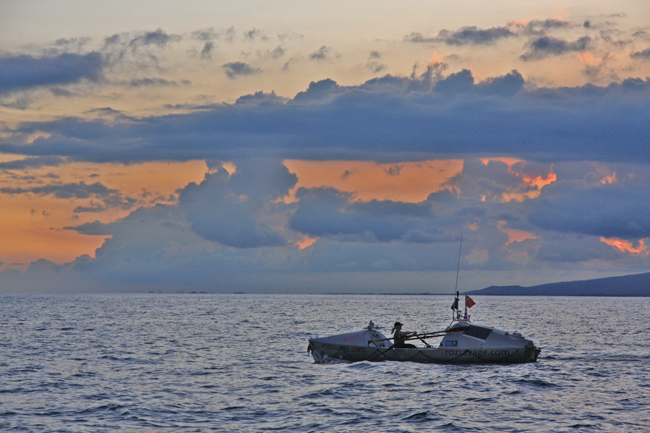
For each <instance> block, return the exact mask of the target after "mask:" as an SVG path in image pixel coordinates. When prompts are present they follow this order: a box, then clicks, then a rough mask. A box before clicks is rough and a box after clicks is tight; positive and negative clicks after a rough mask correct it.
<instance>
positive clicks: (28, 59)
mask: <svg viewBox="0 0 650 433" xmlns="http://www.w3.org/2000/svg"><path fill="white" fill-rule="evenodd" d="M103 66H104V65H103V61H102V56H101V55H100V54H99V53H97V52H92V53H88V54H84V55H80V54H70V53H66V54H60V55H58V56H54V57H32V56H28V55H20V56H15V57H0V94H2V93H8V92H13V91H20V90H27V89H31V88H34V87H39V86H51V85H65V84H73V83H77V82H79V81H81V80H83V79H86V80H90V81H98V80H99V79H100V78H101V77H102V73H103Z"/></svg>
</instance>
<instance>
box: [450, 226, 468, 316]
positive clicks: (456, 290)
mask: <svg viewBox="0 0 650 433" xmlns="http://www.w3.org/2000/svg"><path fill="white" fill-rule="evenodd" d="M462 249H463V231H462V230H461V231H460V245H459V246H458V264H457V265H456V286H455V287H454V291H455V292H456V301H455V302H454V305H455V306H456V320H458V321H460V309H459V308H458V307H459V304H458V301H459V299H458V298H459V297H460V293H459V292H458V274H459V273H460V252H461V250H462ZM465 309H467V307H465ZM451 320H452V322H453V320H454V319H453V317H452V319H451Z"/></svg>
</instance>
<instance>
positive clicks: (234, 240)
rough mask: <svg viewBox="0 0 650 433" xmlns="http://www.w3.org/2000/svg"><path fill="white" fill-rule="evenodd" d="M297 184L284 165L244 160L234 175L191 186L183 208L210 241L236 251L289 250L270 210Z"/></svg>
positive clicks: (218, 174)
mask: <svg viewBox="0 0 650 433" xmlns="http://www.w3.org/2000/svg"><path fill="white" fill-rule="evenodd" d="M296 181H297V178H296V176H295V175H294V174H291V173H289V171H288V170H287V169H286V167H285V166H284V165H282V164H281V163H275V164H269V163H268V162H260V161H256V160H248V161H240V162H239V163H238V164H237V171H236V172H235V173H234V174H232V175H229V174H228V172H227V171H226V170H225V169H219V170H217V172H216V173H214V174H207V175H206V177H205V179H204V180H203V182H201V183H200V184H198V185H197V184H195V183H190V184H189V185H188V186H187V187H185V188H184V189H183V190H182V191H181V192H180V194H179V198H178V200H179V206H180V208H181V209H182V210H183V211H184V212H185V214H186V215H187V218H188V220H189V221H190V223H191V227H192V230H194V231H195V232H196V233H197V234H199V235H200V236H201V237H203V238H205V239H207V240H211V241H216V242H219V243H221V244H223V245H227V246H231V247H236V248H254V247H261V246H284V245H286V240H285V239H284V237H283V236H282V234H281V233H280V232H279V231H278V230H277V229H274V228H273V223H272V221H270V220H269V219H268V217H267V215H266V212H267V209H266V208H265V207H266V206H268V202H269V201H273V200H277V199H279V198H281V197H283V196H284V195H286V194H288V192H289V189H291V188H292V187H293V186H294V185H295V183H296ZM278 206H280V205H278Z"/></svg>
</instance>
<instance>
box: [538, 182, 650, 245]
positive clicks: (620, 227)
mask: <svg viewBox="0 0 650 433" xmlns="http://www.w3.org/2000/svg"><path fill="white" fill-rule="evenodd" d="M542 192H543V193H542V195H541V196H540V200H539V203H538V204H537V206H536V207H535V209H534V210H533V211H532V212H531V213H530V214H529V215H528V220H529V221H530V222H531V223H532V224H535V225H536V226H538V227H542V228H544V229H547V230H554V231H557V232H568V233H580V234H585V235H591V236H603V237H606V238H614V237H616V238H621V239H630V240H633V239H642V238H647V237H650V202H649V201H648V197H650V188H648V185H647V184H638V183H612V184H605V185H596V186H585V185H582V184H575V183H560V184H558V185H554V184H551V185H549V186H547V187H545V188H544V189H543V190H542Z"/></svg>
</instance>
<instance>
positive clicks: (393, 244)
mask: <svg viewBox="0 0 650 433" xmlns="http://www.w3.org/2000/svg"><path fill="white" fill-rule="evenodd" d="M649 18H650V3H648V2H642V1H636V0H623V1H619V2H615V3H613V2H605V1H589V2H587V1H563V2H560V1H546V2H532V1H524V0H518V1H514V0H512V1H511V0H501V1H494V2H489V4H488V2H484V1H476V0H468V1H465V2H461V3H458V2H456V3H454V2H443V1H422V0H405V1H401V2H395V1H383V0H374V1H366V0H361V1H356V2H352V3H350V2H343V1H338V0H330V1H327V2H324V1H311V2H299V1H295V0H277V1H274V2H269V1H262V0H257V1H249V0H244V1H240V2H232V1H225V0H224V1H221V0H212V1H207V0H206V1H170V0H167V1H166V0H157V1H148V0H139V1H137V2H133V1H128V2H127V1H122V0H113V1H105V0H104V1H99V0H86V1H84V2H79V1H67V0H47V1H46V0H41V1H36V0H26V1H21V2H15V1H7V0H0V209H1V213H0V233H1V235H0V291H2V292H146V291H155V292H179V291H206V292H226V293H229V292H255V293H257V292H262V293H349V292H364V293H450V292H452V291H453V290H454V287H455V283H456V270H457V268H459V269H460V278H459V280H458V289H459V290H461V291H464V290H475V289H481V288H484V287H488V286H491V285H515V284H517V285H522V286H530V285H535V284H544V283H551V282H557V281H571V280H580V279H588V278H601V277H609V276H617V275H627V274H634V273H641V272H647V271H648V269H649V268H650V266H649V265H650V240H649V238H650V150H649V146H650V25H648V22H650V20H649ZM461 238H462V242H461ZM459 252H460V262H458V257H459Z"/></svg>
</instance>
